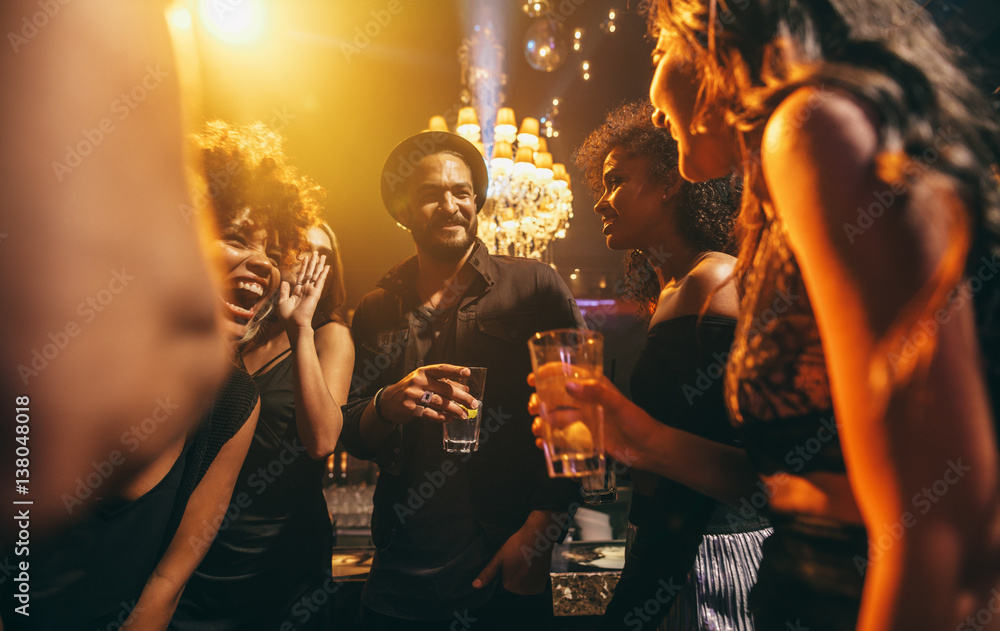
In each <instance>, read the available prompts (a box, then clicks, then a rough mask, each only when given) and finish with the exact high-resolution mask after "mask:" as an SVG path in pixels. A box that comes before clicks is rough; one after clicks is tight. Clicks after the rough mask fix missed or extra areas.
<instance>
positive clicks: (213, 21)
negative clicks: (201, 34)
mask: <svg viewBox="0 0 1000 631" xmlns="http://www.w3.org/2000/svg"><path fill="white" fill-rule="evenodd" d="M198 5H199V13H200V15H201V19H202V22H203V23H204V24H205V28H206V29H207V30H208V32H209V33H211V34H212V35H213V36H215V37H216V38H217V39H219V40H221V41H223V42H225V43H227V44H253V43H256V42H258V41H259V40H260V39H261V37H262V36H263V34H264V30H265V27H266V24H267V15H266V10H265V7H264V3H263V2H262V0H200V1H199V3H198Z"/></svg>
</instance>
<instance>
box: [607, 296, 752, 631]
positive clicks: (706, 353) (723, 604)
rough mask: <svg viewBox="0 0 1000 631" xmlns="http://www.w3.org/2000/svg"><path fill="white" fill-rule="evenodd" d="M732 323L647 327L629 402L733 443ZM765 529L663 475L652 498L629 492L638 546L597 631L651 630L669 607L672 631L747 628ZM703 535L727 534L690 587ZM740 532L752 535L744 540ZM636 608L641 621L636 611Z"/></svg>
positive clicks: (709, 320)
mask: <svg viewBox="0 0 1000 631" xmlns="http://www.w3.org/2000/svg"><path fill="white" fill-rule="evenodd" d="M735 325H736V321H735V320H734V319H732V318H725V317H718V316H702V317H699V316H697V315H690V316H682V317H678V318H672V319H670V320H664V321H661V322H658V323H656V324H655V325H653V326H652V327H650V329H649V334H648V336H647V338H646V343H645V344H644V346H643V348H642V351H641V353H640V355H639V358H638V360H637V361H636V364H635V367H634V369H633V371H632V377H631V384H630V385H631V390H632V398H633V400H634V401H635V403H636V404H637V405H639V406H640V407H642V408H643V409H644V410H645V411H646V412H648V413H649V414H650V415H651V416H653V417H654V418H656V419H657V420H659V421H660V422H662V423H665V424H668V425H670V426H672V427H676V428H677V429H680V430H683V431H686V432H690V433H693V434H697V435H698V436H702V437H704V438H708V439H711V440H714V441H716V442H720V443H724V444H730V445H733V444H736V443H737V441H736V436H735V432H734V430H733V427H732V425H731V424H730V422H729V417H728V415H727V413H726V409H725V404H724V399H723V375H724V372H725V366H726V361H727V359H728V356H729V348H730V345H731V344H732V341H733V330H734V328H735ZM767 526H768V524H767V521H766V520H765V519H763V518H761V517H760V516H759V515H758V514H757V513H756V511H751V512H750V513H749V514H746V515H741V514H740V513H739V512H738V511H735V510H731V509H729V508H728V507H726V506H725V505H724V504H721V503H719V502H716V501H714V500H712V499H711V498H708V497H706V496H704V495H702V494H701V493H698V492H696V491H694V490H692V489H690V488H688V487H686V486H683V485H681V484H678V483H677V482H674V481H673V480H669V479H664V478H660V479H659V480H657V482H656V488H655V491H654V493H653V495H652V496H650V497H646V496H642V495H633V498H632V507H631V509H630V512H629V529H630V532H629V535H630V538H631V537H632V536H633V535H634V540H633V541H632V543H631V545H629V550H628V553H627V555H626V559H625V567H624V568H623V570H622V576H621V580H620V581H619V583H618V586H617V587H616V589H615V593H614V597H613V598H612V601H611V603H610V604H609V605H608V608H607V610H606V612H605V615H604V618H603V619H602V621H601V629H602V630H608V631H610V630H612V629H635V630H639V629H655V628H657V626H659V623H660V621H662V620H663V619H664V618H665V617H666V616H667V613H668V611H671V608H672V607H673V611H671V615H670V618H669V620H670V625H669V628H671V629H677V630H678V631H679V630H681V629H700V628H709V627H711V626H712V625H713V624H717V625H721V626H720V627H719V628H734V629H745V628H749V625H750V621H749V614H748V611H747V610H746V602H745V592H746V590H747V588H748V586H749V585H750V584H752V583H753V579H754V576H755V574H756V569H757V563H758V560H759V554H760V553H759V547H760V541H761V540H763V539H764V538H765V537H766V536H767V534H768V533H769V531H768V530H767ZM706 533H708V534H712V535H724V536H723V537H720V538H719V540H717V541H715V542H713V546H712V548H713V550H714V551H715V552H710V551H702V556H705V557H706V559H705V560H706V561H707V563H705V564H703V565H700V566H699V567H697V568H695V572H694V573H693V576H691V580H690V581H689V580H688V578H689V576H688V575H689V572H691V570H692V568H693V567H695V566H696V558H698V557H699V546H700V545H701V544H702V540H703V535H705V534H706ZM744 533H753V534H751V535H750V536H746V537H743V536H740V535H742V534H744ZM730 538H731V539H733V541H729V540H728V539H730ZM736 539H739V541H736ZM720 550H724V551H723V553H722V554H718V551H720ZM686 583H687V584H686ZM665 586H666V587H665ZM651 603H653V604H654V605H655V606H650V604H651ZM675 603H678V604H675ZM637 607H638V611H640V612H641V614H642V615H637V614H636V613H635V611H637V609H636V608H637ZM654 610H655V611H654Z"/></svg>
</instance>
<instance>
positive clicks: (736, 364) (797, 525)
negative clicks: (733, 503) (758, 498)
mask: <svg viewBox="0 0 1000 631" xmlns="http://www.w3.org/2000/svg"><path fill="white" fill-rule="evenodd" d="M740 313H741V317H740V322H739V325H738V326H737V330H736V343H735V344H734V345H733V350H732V353H731V356H730V362H729V366H728V370H727V375H726V397H727V404H728V406H729V409H730V413H731V415H732V416H733V419H734V423H735V424H736V425H737V427H738V429H739V434H740V437H741V438H742V440H743V442H744V445H745V446H746V449H747V452H748V454H749V455H750V458H751V459H752V460H753V462H754V465H755V467H756V469H757V471H758V472H760V473H762V474H765V475H774V474H778V473H785V474H790V475H796V476H802V475H805V474H807V473H811V472H829V473H837V474H845V475H846V469H845V465H844V457H843V454H842V453H841V448H840V439H839V436H838V435H837V428H836V424H835V421H834V412H833V402H832V399H831V397H830V384H829V381H828V378H827V373H826V362H825V359H824V356H823V348H822V345H821V343H820V337H819V332H818V330H817V328H816V319H815V317H814V315H813V312H812V307H811V305H810V303H809V297H808V296H807V295H806V290H805V286H804V284H803V282H802V277H801V274H800V272H799V268H798V265H797V263H796V261H795V258H794V256H793V254H792V252H791V250H790V249H789V247H788V240H787V236H786V235H785V234H784V229H783V226H782V224H781V223H780V222H778V221H777V219H774V218H772V219H771V221H770V223H769V224H768V226H767V227H766V228H765V230H764V233H763V235H762V238H761V244H760V248H759V250H758V252H757V254H756V257H755V260H754V262H753V267H752V268H751V274H750V276H749V278H748V280H747V287H746V294H745V298H744V300H743V304H742V305H741V311H740ZM770 519H771V523H772V525H773V527H774V534H773V535H772V536H771V537H770V539H768V540H767V541H766V542H765V544H764V557H763V560H762V562H761V566H760V571H759V573H758V579H757V585H756V586H755V587H754V590H753V593H752V594H751V605H752V608H753V612H754V617H755V620H756V623H757V628H758V629H759V630H762V631H770V630H771V629H782V630H784V629H786V628H787V627H786V624H787V623H789V622H791V623H792V624H800V625H801V626H802V628H809V629H812V630H813V631H847V630H853V629H854V628H855V623H856V621H857V616H858V609H859V606H860V601H861V592H862V587H863V582H864V571H863V569H864V565H863V564H864V562H865V560H866V559H867V537H866V533H865V529H864V527H863V526H860V525H858V524H855V523H848V522H842V521H837V520H833V519H821V518H815V517H809V516H805V515H796V514H787V513H779V512H774V511H772V512H771V514H770Z"/></svg>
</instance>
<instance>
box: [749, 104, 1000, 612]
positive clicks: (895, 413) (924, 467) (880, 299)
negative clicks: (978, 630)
mask: <svg viewBox="0 0 1000 631" xmlns="http://www.w3.org/2000/svg"><path fill="white" fill-rule="evenodd" d="M877 133H878V128H877V126H876V118H875V116H874V115H873V113H872V112H870V111H869V110H868V109H866V108H865V107H863V106H862V105H860V104H859V103H858V102H856V101H855V100H854V99H852V98H851V97H849V96H847V95H845V94H843V93H839V92H830V91H825V92H823V93H819V91H818V90H814V89H809V88H803V89H800V90H799V91H797V92H796V93H794V94H792V95H791V96H790V97H789V98H788V99H786V100H785V102H784V103H782V105H781V106H780V107H779V108H778V110H777V111H776V112H775V114H774V115H773V116H772V118H771V121H770V122H769V123H768V126H767V129H766V132H765V137H764V154H763V156H764V161H763V166H764V176H765V181H766V183H767V187H768V191H769V193H770V196H771V199H772V201H773V203H774V206H775V209H776V211H777V213H778V215H779V216H780V217H781V218H782V220H783V221H784V223H785V224H786V226H787V228H788V237H789V241H790V243H791V246H792V249H793V251H794V252H795V255H796V258H797V259H798V262H799V265H800V267H801V270H802V276H803V279H804V281H805V285H806V288H807V291H808V293H809V297H810V300H811V301H812V304H813V307H814V310H815V313H816V320H817V324H818V326H819V332H820V336H821V338H822V342H823V348H824V352H825V354H826V361H827V370H828V372H829V374H830V382H831V389H832V395H833V401H834V406H835V409H836V410H837V415H838V418H837V421H838V425H839V426H840V430H841V431H840V435H841V442H842V446H843V450H844V458H845V461H846V464H847V471H848V476H849V478H850V482H851V486H852V489H853V491H854V495H855V497H856V498H857V501H858V505H859V508H860V510H861V513H862V516H863V518H864V522H865V525H866V527H867V529H868V532H869V536H870V537H871V539H872V541H878V542H882V541H885V540H886V538H885V536H884V535H886V534H887V533H888V534H890V537H889V538H890V539H891V543H889V544H888V545H885V546H883V545H882V544H881V543H879V545H878V551H877V554H870V558H869V562H870V564H869V565H868V568H867V575H866V579H865V593H864V597H863V602H862V608H861V616H860V620H859V623H858V628H859V629H863V630H866V631H868V630H872V631H874V630H878V631H886V630H900V631H902V630H908V629H945V628H954V627H955V626H956V624H959V623H960V622H961V620H962V619H963V618H964V617H965V615H968V613H974V608H975V607H977V606H981V605H982V603H980V604H979V605H974V604H973V603H975V602H976V599H978V598H981V597H982V596H983V595H984V594H987V592H988V591H989V582H990V579H991V578H992V579H993V580H995V579H996V575H995V573H996V567H997V566H996V559H997V557H996V547H997V542H996V535H995V532H991V528H994V527H995V524H996V517H997V511H996V507H997V497H998V495H997V491H998V489H997V470H998V469H997V454H996V451H995V449H996V448H995V444H996V443H995V441H994V437H993V435H992V421H991V416H990V409H989V401H988V398H987V393H986V390H985V386H984V383H983V380H982V375H981V373H980V370H981V369H980V365H981V364H980V362H979V360H978V346H977V341H976V333H975V326H974V318H973V310H972V308H971V306H972V305H971V300H965V301H963V302H962V303H959V302H957V301H952V300H949V301H948V303H947V304H945V303H944V301H943V300H942V301H941V304H937V305H932V306H933V308H927V309H926V310H925V312H924V314H923V318H922V319H921V321H920V322H919V326H918V327H917V328H916V329H914V330H913V331H914V332H913V333H912V334H911V335H910V336H909V338H910V339H909V340H907V341H908V342H910V344H909V347H907V346H906V345H904V346H903V347H902V349H901V350H902V352H901V353H900V354H899V355H898V356H894V355H893V354H892V353H891V352H889V353H887V352H886V349H885V348H884V347H882V346H880V341H881V340H883V339H884V338H885V336H886V335H887V333H888V332H889V330H890V327H891V325H892V324H893V323H894V322H895V321H896V319H897V318H898V317H899V315H900V313H901V312H902V311H903V309H904V307H906V306H907V305H909V304H910V303H911V301H912V300H913V299H914V298H915V297H916V296H917V294H918V292H919V291H921V290H923V289H925V288H927V287H929V286H930V283H931V282H932V280H933V278H934V276H935V274H936V273H937V272H938V270H939V266H940V265H941V263H942V261H943V260H945V259H946V257H947V256H948V255H949V254H951V253H953V252H954V250H953V248H956V247H960V246H959V245H958V244H956V242H955V241H954V240H950V239H949V235H950V234H954V230H955V229H956V228H958V229H960V230H961V229H964V225H962V224H961V222H960V221H959V218H960V217H962V215H964V214H965V208H964V206H963V205H962V202H961V201H960V200H959V199H958V198H957V196H956V195H955V193H954V189H953V187H952V186H951V182H950V181H949V180H947V179H946V178H945V177H944V176H941V175H940V174H937V173H935V172H933V171H930V170H929V168H930V167H933V164H915V165H913V166H914V168H915V173H917V174H919V177H918V178H917V180H916V181H915V182H905V181H901V182H896V183H895V184H892V185H891V186H890V185H889V184H886V183H885V182H884V181H882V180H881V179H880V178H879V177H877V173H876V158H877V153H878V151H879V148H878V135H877ZM863 217H867V219H862V218H863ZM963 260H964V256H963ZM955 295H957V294H954V293H952V294H951V296H955ZM917 331H920V333H919V334H918V333H917ZM909 349H912V352H913V354H914V356H916V355H919V354H923V353H927V359H929V362H928V363H926V364H924V365H923V366H922V367H921V368H918V369H917V371H916V372H914V373H913V376H912V381H910V382H907V381H906V380H904V381H903V382H902V384H901V385H893V384H892V382H887V381H884V380H883V381H881V382H877V381H876V380H875V379H873V376H872V375H873V370H872V369H873V366H876V365H880V364H882V365H885V364H887V365H888V367H889V368H890V369H891V370H896V369H897V368H899V367H901V366H905V365H906V364H907V360H908V359H909V357H908V356H907V355H908V354H909V353H910V350H909ZM991 537H992V538H991ZM990 563H992V564H993V566H992V567H991V568H990V566H989V564H990ZM983 567H987V568H989V569H987V570H986V571H981V570H982V568H983ZM982 602H985V600H983V601H982Z"/></svg>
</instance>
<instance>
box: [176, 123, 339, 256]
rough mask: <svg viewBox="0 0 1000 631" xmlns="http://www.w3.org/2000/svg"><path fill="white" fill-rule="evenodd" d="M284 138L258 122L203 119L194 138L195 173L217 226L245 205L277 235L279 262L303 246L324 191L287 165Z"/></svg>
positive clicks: (303, 248)
mask: <svg viewBox="0 0 1000 631" xmlns="http://www.w3.org/2000/svg"><path fill="white" fill-rule="evenodd" d="M282 142H283V138H282V137H281V136H280V135H279V134H277V133H276V132H273V131H271V130H270V129H268V128H267V127H266V126H265V125H264V124H263V123H259V122H258V123H252V124H250V125H236V124H230V123H226V122H224V121H219V120H216V121H211V122H209V123H206V125H205V129H204V130H203V131H202V132H201V133H200V134H197V135H195V136H194V143H195V147H196V149H197V151H198V154H199V157H200V159H201V163H202V164H201V166H202V170H201V173H200V176H201V180H202V181H203V185H204V190H205V192H206V194H207V197H208V201H209V205H210V206H211V209H212V211H213V213H214V216H215V221H216V223H217V224H218V225H219V226H225V225H227V224H229V223H231V222H232V221H233V220H234V219H235V218H236V217H237V216H238V215H239V214H240V213H243V212H244V211H245V210H246V209H248V208H249V209H250V212H251V213H252V214H253V216H254V221H255V223H257V224H258V225H259V226H260V227H261V228H263V229H265V230H266V231H267V233H268V235H269V236H271V237H276V238H277V241H278V243H277V246H278V247H279V248H280V249H281V254H282V261H281V263H282V264H283V265H291V264H292V263H293V262H294V260H295V258H296V257H297V256H298V254H299V253H301V252H302V251H304V250H307V249H308V242H307V232H308V230H309V228H310V227H311V226H314V225H316V224H317V223H318V221H319V214H320V201H321V200H322V198H323V189H322V188H320V187H319V185H317V184H316V183H315V182H313V181H312V180H311V179H309V178H308V177H306V176H304V175H299V173H298V172H297V171H296V169H295V168H294V167H292V166H289V165H288V164H287V163H286V156H285V152H284V149H283V148H282Z"/></svg>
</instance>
